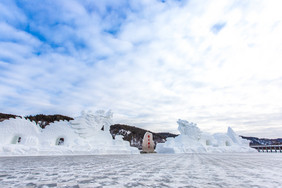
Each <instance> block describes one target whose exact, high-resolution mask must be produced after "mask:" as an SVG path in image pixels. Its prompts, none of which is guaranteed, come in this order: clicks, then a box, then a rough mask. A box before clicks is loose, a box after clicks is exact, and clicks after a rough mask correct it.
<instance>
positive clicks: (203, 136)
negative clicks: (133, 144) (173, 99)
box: [156, 119, 256, 153]
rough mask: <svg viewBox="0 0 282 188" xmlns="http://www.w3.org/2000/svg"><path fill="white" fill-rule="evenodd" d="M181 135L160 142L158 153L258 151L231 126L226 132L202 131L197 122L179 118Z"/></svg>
mask: <svg viewBox="0 0 282 188" xmlns="http://www.w3.org/2000/svg"><path fill="white" fill-rule="evenodd" d="M177 123H178V130H179V132H180V135H179V136H177V137H175V138H167V141H166V142H165V143H158V144H157V147H156V151H157V153H203V152H256V150H255V149H252V148H250V147H249V141H247V140H244V139H242V138H241V137H239V136H238V135H237V134H236V133H235V132H234V131H233V130H232V129H231V128H230V127H228V131H227V133H226V134H223V133H216V134H213V135H211V134H209V133H205V132H201V131H200V129H199V128H198V127H197V124H195V123H192V122H188V121H186V120H181V119H179V120H178V121H177Z"/></svg>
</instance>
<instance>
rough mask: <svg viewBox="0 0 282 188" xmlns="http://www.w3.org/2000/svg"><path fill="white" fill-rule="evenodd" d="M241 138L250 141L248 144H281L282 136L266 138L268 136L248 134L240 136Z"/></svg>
mask: <svg viewBox="0 0 282 188" xmlns="http://www.w3.org/2000/svg"><path fill="white" fill-rule="evenodd" d="M241 137H242V138H243V139H247V140H249V141H250V146H252V145H281V144H282V138H276V139H268V138H257V137H250V136H241Z"/></svg>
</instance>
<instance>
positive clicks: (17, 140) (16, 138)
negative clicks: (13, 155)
mask: <svg viewBox="0 0 282 188" xmlns="http://www.w3.org/2000/svg"><path fill="white" fill-rule="evenodd" d="M21 141H22V136H21V135H15V136H14V137H13V139H12V141H11V144H19V143H21Z"/></svg>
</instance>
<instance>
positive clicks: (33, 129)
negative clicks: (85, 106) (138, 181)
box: [0, 110, 139, 156]
mask: <svg viewBox="0 0 282 188" xmlns="http://www.w3.org/2000/svg"><path fill="white" fill-rule="evenodd" d="M112 117H113V113H112V112H111V111H108V112H105V111H103V110H99V111H96V112H95V113H93V112H91V111H88V112H84V111H83V112H82V113H81V116H79V117H77V118H75V119H74V120H73V121H70V122H67V121H60V122H55V123H51V124H50V125H48V126H46V127H45V129H42V128H41V127H39V126H38V125H37V124H36V123H35V122H31V121H29V120H26V119H24V118H23V119H22V118H16V119H9V120H5V121H3V122H0V156H7V155H85V154H87V155H89V154H138V153H139V151H138V149H137V148H133V147H130V145H129V142H127V141H123V139H122V137H121V136H116V137H115V140H114V139H113V138H112V136H111V134H110V131H109V129H110V125H111V124H112ZM102 128H103V129H104V131H103V130H101V129H102Z"/></svg>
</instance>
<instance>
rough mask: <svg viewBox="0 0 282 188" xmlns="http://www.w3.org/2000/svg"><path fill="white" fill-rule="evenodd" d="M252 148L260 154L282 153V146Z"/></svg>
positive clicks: (253, 146) (257, 146)
mask: <svg viewBox="0 0 282 188" xmlns="http://www.w3.org/2000/svg"><path fill="white" fill-rule="evenodd" d="M250 147H252V148H254V149H256V150H258V152H276V153H277V152H280V153H282V145H251V146H250Z"/></svg>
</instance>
